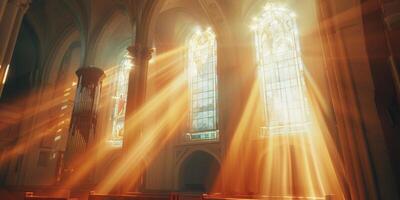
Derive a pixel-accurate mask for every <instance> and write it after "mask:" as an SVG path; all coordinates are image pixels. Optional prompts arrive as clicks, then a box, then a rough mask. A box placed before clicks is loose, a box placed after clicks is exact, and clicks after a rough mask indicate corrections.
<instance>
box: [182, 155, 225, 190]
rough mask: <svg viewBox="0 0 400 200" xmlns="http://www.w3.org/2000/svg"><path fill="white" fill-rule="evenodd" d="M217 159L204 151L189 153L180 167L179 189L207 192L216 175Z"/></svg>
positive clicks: (218, 165)
mask: <svg viewBox="0 0 400 200" xmlns="http://www.w3.org/2000/svg"><path fill="white" fill-rule="evenodd" d="M219 170H220V164H219V162H218V160H217V159H216V158H215V157H214V156H212V155H211V154H209V153H206V152H204V151H195V152H193V153H192V154H191V155H189V156H188V157H187V158H186V159H185V160H184V161H183V163H182V165H181V168H180V181H179V185H180V190H181V191H183V192H209V191H211V189H212V187H213V184H214V182H215V180H216V178H217V176H218V173H219Z"/></svg>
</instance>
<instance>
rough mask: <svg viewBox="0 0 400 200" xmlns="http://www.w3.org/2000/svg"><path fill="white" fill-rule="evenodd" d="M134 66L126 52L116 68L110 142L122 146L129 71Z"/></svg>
mask: <svg viewBox="0 0 400 200" xmlns="http://www.w3.org/2000/svg"><path fill="white" fill-rule="evenodd" d="M132 67H133V65H132V58H131V57H130V56H129V54H128V53H126V54H125V55H124V57H123V58H122V61H121V63H120V64H119V66H118V68H117V70H116V74H115V92H114V95H113V97H112V98H113V101H114V108H113V112H112V133H111V138H110V142H111V143H112V144H113V145H114V146H122V141H123V133H124V123H125V110H126V100H127V95H128V94H127V93H128V83H129V72H130V70H131V69H132Z"/></svg>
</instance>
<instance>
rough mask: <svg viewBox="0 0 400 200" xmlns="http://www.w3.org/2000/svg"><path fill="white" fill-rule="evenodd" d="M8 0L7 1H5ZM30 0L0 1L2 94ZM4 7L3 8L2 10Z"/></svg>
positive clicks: (0, 75)
mask: <svg viewBox="0 0 400 200" xmlns="http://www.w3.org/2000/svg"><path fill="white" fill-rule="evenodd" d="M5 2H7V1H5ZM30 2H31V1H30V0H10V1H8V3H7V4H5V3H4V2H2V3H0V66H1V67H0V96H1V93H2V90H3V87H4V83H5V80H6V78H7V77H6V75H7V73H6V72H7V71H8V70H9V66H8V65H9V64H10V61H11V57H12V54H13V52H14V47H15V43H16V41H17V37H18V33H19V30H20V27H21V23H22V19H23V16H24V15H25V13H26V11H27V10H28V8H29V4H30ZM2 9H3V10H2Z"/></svg>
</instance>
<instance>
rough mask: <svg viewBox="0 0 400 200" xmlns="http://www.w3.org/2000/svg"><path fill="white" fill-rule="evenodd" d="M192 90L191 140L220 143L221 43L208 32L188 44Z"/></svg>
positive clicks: (188, 135) (202, 33)
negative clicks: (218, 123) (219, 91)
mask: <svg viewBox="0 0 400 200" xmlns="http://www.w3.org/2000/svg"><path fill="white" fill-rule="evenodd" d="M187 45H188V46H187V48H188V54H187V56H188V57H187V58H188V75H189V79H188V80H189V90H190V98H191V101H190V102H191V104H190V131H189V133H188V134H187V137H188V139H189V140H216V139H218V127H217V95H218V94H217V73H216V66H217V42H216V40H215V34H214V33H213V31H212V30H211V29H210V28H208V29H207V30H205V31H197V32H195V33H194V34H193V35H192V36H191V37H190V39H189V41H188V43H187Z"/></svg>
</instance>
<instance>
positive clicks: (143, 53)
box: [127, 44, 154, 61]
mask: <svg viewBox="0 0 400 200" xmlns="http://www.w3.org/2000/svg"><path fill="white" fill-rule="evenodd" d="M127 50H128V51H129V55H130V56H132V58H139V59H141V60H145V61H149V60H150V59H151V57H152V55H153V52H154V49H153V48H146V47H143V46H142V45H140V44H135V45H133V46H129V47H128V48H127Z"/></svg>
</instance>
